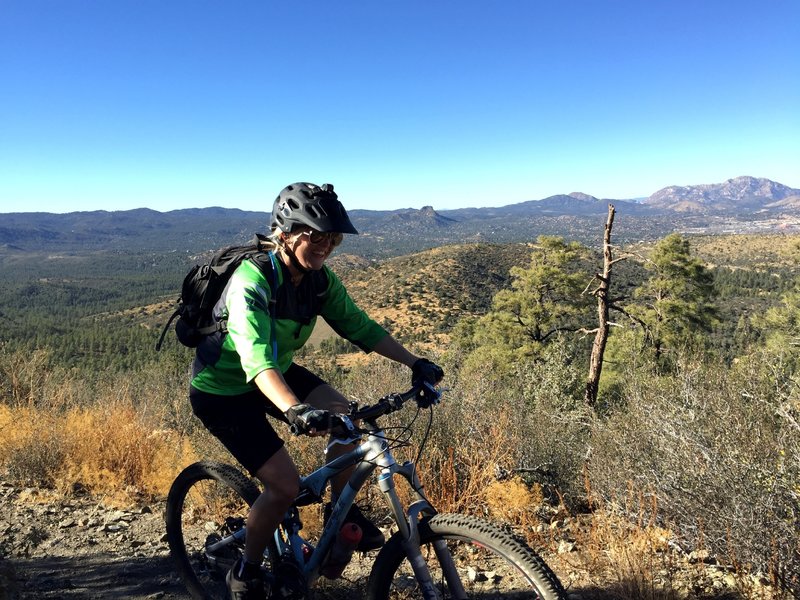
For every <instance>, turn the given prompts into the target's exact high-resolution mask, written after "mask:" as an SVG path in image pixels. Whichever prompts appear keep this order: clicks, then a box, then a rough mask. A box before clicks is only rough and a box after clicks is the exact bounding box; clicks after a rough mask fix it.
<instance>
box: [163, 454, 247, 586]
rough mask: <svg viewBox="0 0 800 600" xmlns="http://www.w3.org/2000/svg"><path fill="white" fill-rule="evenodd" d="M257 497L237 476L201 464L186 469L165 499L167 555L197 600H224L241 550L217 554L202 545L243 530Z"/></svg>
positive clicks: (244, 479)
mask: <svg viewBox="0 0 800 600" xmlns="http://www.w3.org/2000/svg"><path fill="white" fill-rule="evenodd" d="M259 494H260V491H259V489H258V487H257V486H256V485H255V484H254V483H253V482H252V481H251V480H250V479H248V478H247V477H246V476H245V475H244V474H242V473H241V472H240V471H239V470H237V469H236V468H234V467H232V466H231V465H226V464H223V463H217V462H212V461H202V462H198V463H195V464H193V465H191V466H189V467H187V468H186V469H184V470H183V471H182V472H181V473H180V475H178V477H177V478H176V479H175V481H174V482H173V484H172V487H171V488H170V491H169V496H168V497H167V507H166V514H165V519H166V528H167V542H168V543H169V549H170V554H171V555H172V558H173V560H174V562H175V567H176V569H177V571H178V574H179V575H180V577H181V580H182V581H183V583H184V584H185V585H186V588H187V589H188V590H189V593H191V595H192V598H195V599H196V600H220V599H222V598H226V597H227V588H226V585H225V575H226V573H227V570H228V569H229V568H230V566H232V564H233V562H234V561H235V560H236V559H237V558H238V557H239V556H240V555H241V553H242V550H243V546H242V545H241V544H231V545H230V546H228V547H226V548H225V549H224V550H223V551H221V552H220V553H219V554H212V553H208V552H206V545H207V544H208V543H212V542H214V541H216V540H218V539H221V538H222V537H224V536H225V535H227V534H229V533H231V532H233V531H235V530H237V528H241V527H243V526H244V520H245V519H246V517H247V511H248V510H249V508H250V506H252V504H253V502H255V500H256V498H258V496H259Z"/></svg>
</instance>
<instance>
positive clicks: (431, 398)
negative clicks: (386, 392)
mask: <svg viewBox="0 0 800 600" xmlns="http://www.w3.org/2000/svg"><path fill="white" fill-rule="evenodd" d="M443 377H444V370H442V367H440V366H439V365H437V364H436V363H433V362H431V361H429V360H428V359H427V358H420V359H418V360H417V361H416V362H415V363H414V364H413V365H412V366H411V385H413V386H415V387H416V386H420V390H419V392H417V398H416V400H417V406H419V407H420V408H428V407H430V406H432V405H433V404H436V402H437V401H438V400H439V394H438V393H437V392H435V391H433V390H429V389H427V388H426V387H425V386H424V385H423V384H424V383H427V384H429V385H431V386H433V385H436V384H437V383H439V382H440V381H441V380H442V378H443Z"/></svg>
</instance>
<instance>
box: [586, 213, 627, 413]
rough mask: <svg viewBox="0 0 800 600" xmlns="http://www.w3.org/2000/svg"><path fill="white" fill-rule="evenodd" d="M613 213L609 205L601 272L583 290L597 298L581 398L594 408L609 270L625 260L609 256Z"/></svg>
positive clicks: (606, 328) (605, 329)
mask: <svg viewBox="0 0 800 600" xmlns="http://www.w3.org/2000/svg"><path fill="white" fill-rule="evenodd" d="M615 212H616V211H615V209H614V205H613V204H609V205H608V218H607V219H606V228H605V234H604V235H603V272H602V273H597V274H595V276H594V279H593V280H592V281H591V282H590V283H589V285H588V286H586V290H584V293H590V294H591V295H592V296H594V297H595V298H597V319H598V326H597V328H596V329H592V330H590V331H586V332H585V333H594V334H595V336H594V343H593V344H592V355H591V358H590V359H589V376H588V378H587V380H586V390H585V392H584V396H583V399H584V402H586V404H588V405H589V406H591V407H594V405H595V403H596V402H597V390H598V388H599V386H600V375H601V373H602V372H603V354H604V353H605V350H606V342H607V341H608V331H609V327H610V326H611V323H609V320H608V312H609V308H611V305H612V301H611V299H610V297H609V290H610V287H611V268H612V266H613V265H614V263H615V262H618V261H620V260H625V258H627V257H622V258H618V259H616V260H614V258H613V256H612V254H611V248H612V246H611V228H612V227H613V225H614V214H615ZM595 281H596V282H597V283H598V285H597V287H596V288H595V289H594V290H593V291H592V292H589V288H590V287H591V285H592V283H594V282H595Z"/></svg>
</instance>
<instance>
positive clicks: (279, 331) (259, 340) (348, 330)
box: [192, 260, 387, 396]
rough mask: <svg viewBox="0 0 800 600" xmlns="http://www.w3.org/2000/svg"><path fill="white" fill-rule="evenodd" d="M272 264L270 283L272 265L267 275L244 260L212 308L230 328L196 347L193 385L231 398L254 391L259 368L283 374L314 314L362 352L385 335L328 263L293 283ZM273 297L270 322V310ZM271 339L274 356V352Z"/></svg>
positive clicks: (284, 271)
mask: <svg viewBox="0 0 800 600" xmlns="http://www.w3.org/2000/svg"><path fill="white" fill-rule="evenodd" d="M276 263H277V264H278V266H279V269H278V272H277V274H276V275H277V277H276V278H275V279H276V280H277V281H273V285H272V286H270V280H271V279H272V277H273V274H272V268H271V266H265V267H264V270H266V271H268V272H266V273H265V272H263V271H262V269H261V268H259V266H258V264H257V263H256V262H254V261H253V260H246V261H244V262H243V263H242V264H241V265H240V266H239V267H238V268H237V269H236V271H235V272H234V273H233V275H232V276H231V279H230V282H229V283H228V286H227V288H226V289H225V292H224V293H223V295H222V297H221V298H220V301H219V302H218V303H217V306H216V307H215V309H214V312H215V316H217V317H218V318H223V319H224V318H227V321H228V332H227V333H226V334H220V333H217V334H214V335H212V336H209V337H208V338H206V339H205V340H204V341H203V342H202V343H201V344H200V345H199V346H198V347H197V352H196V356H195V361H194V366H193V372H194V376H193V378H192V385H193V386H194V387H195V388H197V389H199V390H201V391H203V392H208V393H211V394H219V395H224V396H232V395H237V394H243V393H246V392H249V391H252V390H253V389H255V388H256V385H255V383H254V382H253V379H255V376H256V375H258V374H259V373H260V372H261V371H264V370H266V369H276V368H277V369H279V370H280V371H281V372H285V371H286V369H288V368H289V365H291V363H292V359H293V357H294V353H295V351H297V350H298V349H299V348H301V347H303V345H304V344H305V343H306V342H307V341H308V338H309V336H310V335H311V332H312V330H313V329H314V324H315V323H316V320H317V316H318V315H322V317H324V318H325V320H326V321H327V322H328V323H329V324H330V326H331V327H332V328H333V329H334V331H336V333H337V334H339V335H340V336H342V337H344V338H346V339H347V340H349V341H351V342H352V343H354V344H355V345H357V346H358V347H359V348H361V349H362V350H364V351H365V352H371V351H372V349H373V348H374V347H375V344H377V343H378V342H379V341H380V340H381V339H382V338H383V337H384V336H386V335H387V333H386V331H385V330H384V329H383V328H382V327H381V326H380V325H378V324H377V323H376V322H375V321H373V320H372V319H370V318H369V317H368V316H367V315H366V313H365V312H364V311H362V310H361V309H360V308H358V307H357V306H356V305H355V303H354V302H353V300H352V299H351V298H350V296H349V295H348V294H347V290H345V288H344V285H342V282H341V281H340V280H339V278H338V277H337V276H336V275H335V274H334V273H333V271H331V270H330V269H329V268H328V267H327V266H323V268H322V269H321V270H319V271H310V272H309V273H307V274H306V275H305V276H304V277H303V280H302V282H301V283H300V285H299V286H298V287H295V286H293V285H292V284H291V283H290V281H289V271H288V269H287V267H286V266H285V265H284V264H283V263H281V262H280V261H278V260H276ZM262 264H263V263H262ZM284 282H285V283H284ZM273 287H275V290H274V296H275V297H274V298H273V297H272V296H273V289H272V288H273ZM272 301H274V313H275V318H274V320H273V318H272V317H271V316H270V311H269V305H270V302H272ZM273 327H274V338H273V337H272V336H273ZM273 339H274V340H275V342H276V345H277V356H273V347H272V340H273Z"/></svg>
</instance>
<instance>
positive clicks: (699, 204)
mask: <svg viewBox="0 0 800 600" xmlns="http://www.w3.org/2000/svg"><path fill="white" fill-rule="evenodd" d="M798 194H800V190H796V189H793V188H790V187H788V186H785V185H783V184H781V183H777V182H775V181H772V180H770V179H765V178H763V177H749V176H743V177H734V178H733V179H728V180H727V181H725V182H723V183H713V184H703V185H689V186H677V185H673V186H669V187H665V188H663V189H661V190H659V191H657V192H656V193H655V194H653V195H652V196H650V197H649V198H648V199H647V200H645V201H644V203H645V204H647V205H649V206H651V207H653V208H659V209H665V210H675V211H678V212H702V213H707V212H720V211H721V212H736V211H739V210H760V209H762V208H764V207H766V206H767V205H769V204H772V203H775V202H777V201H780V200H783V199H784V198H789V197H791V196H796V195H798Z"/></svg>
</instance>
